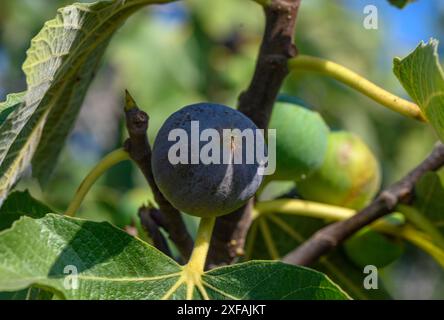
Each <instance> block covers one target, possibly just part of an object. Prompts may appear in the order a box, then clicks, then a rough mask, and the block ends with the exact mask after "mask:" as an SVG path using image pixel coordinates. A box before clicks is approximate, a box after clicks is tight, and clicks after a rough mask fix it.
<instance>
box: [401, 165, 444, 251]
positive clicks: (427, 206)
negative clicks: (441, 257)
mask: <svg viewBox="0 0 444 320" xmlns="http://www.w3.org/2000/svg"><path fill="white" fill-rule="evenodd" d="M443 199H444V186H443V182H442V181H441V179H440V177H439V176H438V174H437V173H435V172H427V173H426V174H425V175H424V176H422V177H421V179H420V180H419V181H418V182H417V184H416V186H415V198H414V202H413V207H414V209H416V210H417V211H412V213H413V214H414V217H416V219H414V221H412V222H413V223H416V224H417V226H418V227H419V228H421V229H423V231H425V232H426V233H427V234H428V235H429V236H430V237H431V238H432V240H433V241H434V242H435V244H436V245H438V246H439V247H441V248H442V249H444V202H443ZM415 212H417V214H415ZM407 218H409V217H407Z"/></svg>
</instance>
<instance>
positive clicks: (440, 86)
mask: <svg viewBox="0 0 444 320" xmlns="http://www.w3.org/2000/svg"><path fill="white" fill-rule="evenodd" d="M393 64H394V67H393V72H394V73H395V75H396V76H397V77H398V79H399V81H400V82H401V84H402V85H403V87H404V88H405V90H406V91H407V92H408V94H409V95H410V96H411V97H412V99H413V100H414V101H415V102H416V103H417V104H418V105H419V107H420V108H421V110H422V112H423V113H424V114H425V115H426V117H427V119H428V120H429V121H430V123H431V125H432V126H433V128H434V129H435V131H436V133H437V134H438V136H439V138H440V139H441V141H444V73H443V71H442V68H441V65H440V63H439V57H438V40H436V39H431V40H430V41H429V42H428V43H427V44H425V43H423V42H421V43H420V44H419V46H418V47H417V48H416V49H415V50H414V51H413V52H412V53H411V54H409V55H408V56H407V57H405V58H403V59H400V58H395V59H394V61H393Z"/></svg>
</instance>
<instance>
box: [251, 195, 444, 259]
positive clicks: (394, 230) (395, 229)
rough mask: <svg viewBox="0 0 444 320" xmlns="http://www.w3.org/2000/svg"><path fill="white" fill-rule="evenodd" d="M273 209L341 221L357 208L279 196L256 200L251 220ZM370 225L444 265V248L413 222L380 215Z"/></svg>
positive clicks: (274, 211)
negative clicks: (391, 220) (401, 222)
mask: <svg viewBox="0 0 444 320" xmlns="http://www.w3.org/2000/svg"><path fill="white" fill-rule="evenodd" d="M273 213H281V214H288V215H298V216H304V217H311V218H318V219H325V220H329V221H342V220H346V219H349V218H350V217H352V216H353V215H354V214H355V213H356V211H355V210H353V209H348V208H343V207H338V206H333V205H328V204H323V203H317V202H311V201H305V200H293V199H279V200H271V201H263V202H258V203H256V206H255V209H254V211H253V220H256V219H258V218H259V217H264V216H266V215H267V214H273ZM370 228H372V229H373V230H375V231H378V232H381V233H384V234H386V235H390V236H393V237H399V238H402V239H404V240H407V241H409V242H410V243H412V244H413V245H415V246H417V247H418V248H420V249H422V250H423V251H424V252H427V253H428V254H429V255H430V256H431V257H433V258H434V259H435V260H436V261H437V262H438V263H439V264H440V265H441V266H442V267H443V268H444V250H442V249H441V248H439V247H438V246H437V245H435V244H434V243H433V242H432V241H431V239H430V238H429V237H428V236H427V235H426V234H424V233H423V232H420V231H418V230H416V229H415V228H413V227H412V226H410V225H400V226H397V225H393V224H391V223H389V222H387V221H385V220H382V219H379V220H377V221H375V222H374V223H373V224H371V225H370Z"/></svg>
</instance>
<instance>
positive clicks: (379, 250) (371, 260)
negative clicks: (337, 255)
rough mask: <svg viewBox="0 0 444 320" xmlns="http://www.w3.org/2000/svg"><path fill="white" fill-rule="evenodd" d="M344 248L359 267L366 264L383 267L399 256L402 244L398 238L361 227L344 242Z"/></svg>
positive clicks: (402, 249)
mask: <svg viewBox="0 0 444 320" xmlns="http://www.w3.org/2000/svg"><path fill="white" fill-rule="evenodd" d="M344 250H345V253H346V254H347V256H348V258H349V259H350V260H351V261H352V262H353V263H354V264H355V265H356V266H357V267H359V268H364V267H365V266H367V265H374V266H375V267H377V268H383V267H385V266H387V265H389V264H390V263H392V262H394V261H395V260H397V259H399V258H400V257H401V255H402V254H403V252H404V246H403V243H402V242H401V241H400V240H397V239H391V238H388V237H387V236H385V235H383V234H380V233H378V232H376V231H373V230H369V229H363V230H361V231H359V232H358V233H357V234H355V235H354V236H352V237H351V238H350V239H348V240H347V241H346V242H345V243H344Z"/></svg>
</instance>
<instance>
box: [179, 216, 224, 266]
mask: <svg viewBox="0 0 444 320" xmlns="http://www.w3.org/2000/svg"><path fill="white" fill-rule="evenodd" d="M215 223H216V217H209V218H201V220H200V223H199V229H198V231H197V236H196V240H195V242H194V249H193V252H192V253H191V257H190V260H189V262H188V263H187V265H186V266H185V268H187V269H188V270H192V271H193V273H195V274H203V272H204V270H205V262H206V260H207V255H208V250H209V248H210V242H211V236H212V234H213V229H214V225H215Z"/></svg>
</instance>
